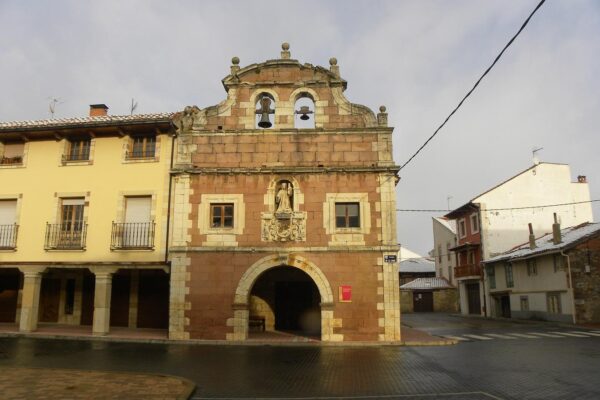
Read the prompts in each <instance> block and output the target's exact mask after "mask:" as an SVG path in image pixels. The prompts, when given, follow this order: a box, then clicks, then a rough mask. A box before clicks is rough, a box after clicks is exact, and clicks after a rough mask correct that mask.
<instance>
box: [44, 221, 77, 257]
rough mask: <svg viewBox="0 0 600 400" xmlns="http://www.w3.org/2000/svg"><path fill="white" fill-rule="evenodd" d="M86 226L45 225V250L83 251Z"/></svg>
mask: <svg viewBox="0 0 600 400" xmlns="http://www.w3.org/2000/svg"><path fill="white" fill-rule="evenodd" d="M86 234H87V224H83V223H69V224H46V243H45V245H44V248H45V249H46V250H85V238H86Z"/></svg>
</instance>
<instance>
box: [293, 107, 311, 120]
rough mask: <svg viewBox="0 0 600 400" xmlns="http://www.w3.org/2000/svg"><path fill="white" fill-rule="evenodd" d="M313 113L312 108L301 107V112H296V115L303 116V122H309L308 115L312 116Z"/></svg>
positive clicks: (301, 117)
mask: <svg viewBox="0 0 600 400" xmlns="http://www.w3.org/2000/svg"><path fill="white" fill-rule="evenodd" d="M312 113H313V112H312V111H310V108H308V106H302V107H300V110H298V111H296V114H301V115H300V119H301V120H302V121H306V120H308V119H309V118H310V117H309V116H308V114H312Z"/></svg>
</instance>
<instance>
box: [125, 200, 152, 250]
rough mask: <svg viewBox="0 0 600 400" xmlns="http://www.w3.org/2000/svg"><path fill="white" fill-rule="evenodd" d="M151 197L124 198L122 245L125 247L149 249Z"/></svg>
mask: <svg viewBox="0 0 600 400" xmlns="http://www.w3.org/2000/svg"><path fill="white" fill-rule="evenodd" d="M151 211H152V197H150V196H139V197H137V196H136V197H126V198H125V225H124V227H123V245H124V246H125V247H150V245H151V238H150V234H151V232H152V230H151V225H152V220H151Z"/></svg>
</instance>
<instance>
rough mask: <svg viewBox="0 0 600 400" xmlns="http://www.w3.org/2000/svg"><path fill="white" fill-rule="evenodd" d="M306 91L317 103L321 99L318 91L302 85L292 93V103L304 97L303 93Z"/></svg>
mask: <svg viewBox="0 0 600 400" xmlns="http://www.w3.org/2000/svg"><path fill="white" fill-rule="evenodd" d="M305 93H306V94H308V95H309V96H308V97H309V98H310V99H311V100H312V101H314V102H315V103H316V102H317V101H319V95H318V94H317V92H316V91H315V90H314V89H311V88H307V87H301V88H298V89H296V90H294V91H293V92H292V93H291V94H290V103H292V104H293V103H295V102H296V101H297V100H298V99H299V98H300V97H303V95H304V94H305Z"/></svg>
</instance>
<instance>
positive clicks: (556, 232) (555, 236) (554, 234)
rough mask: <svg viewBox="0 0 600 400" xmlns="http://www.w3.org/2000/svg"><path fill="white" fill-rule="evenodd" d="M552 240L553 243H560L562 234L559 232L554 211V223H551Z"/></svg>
mask: <svg viewBox="0 0 600 400" xmlns="http://www.w3.org/2000/svg"><path fill="white" fill-rule="evenodd" d="M552 241H553V242H554V244H559V243H562V236H561V234H560V224H559V223H558V218H557V217H556V213H554V223H553V224H552Z"/></svg>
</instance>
